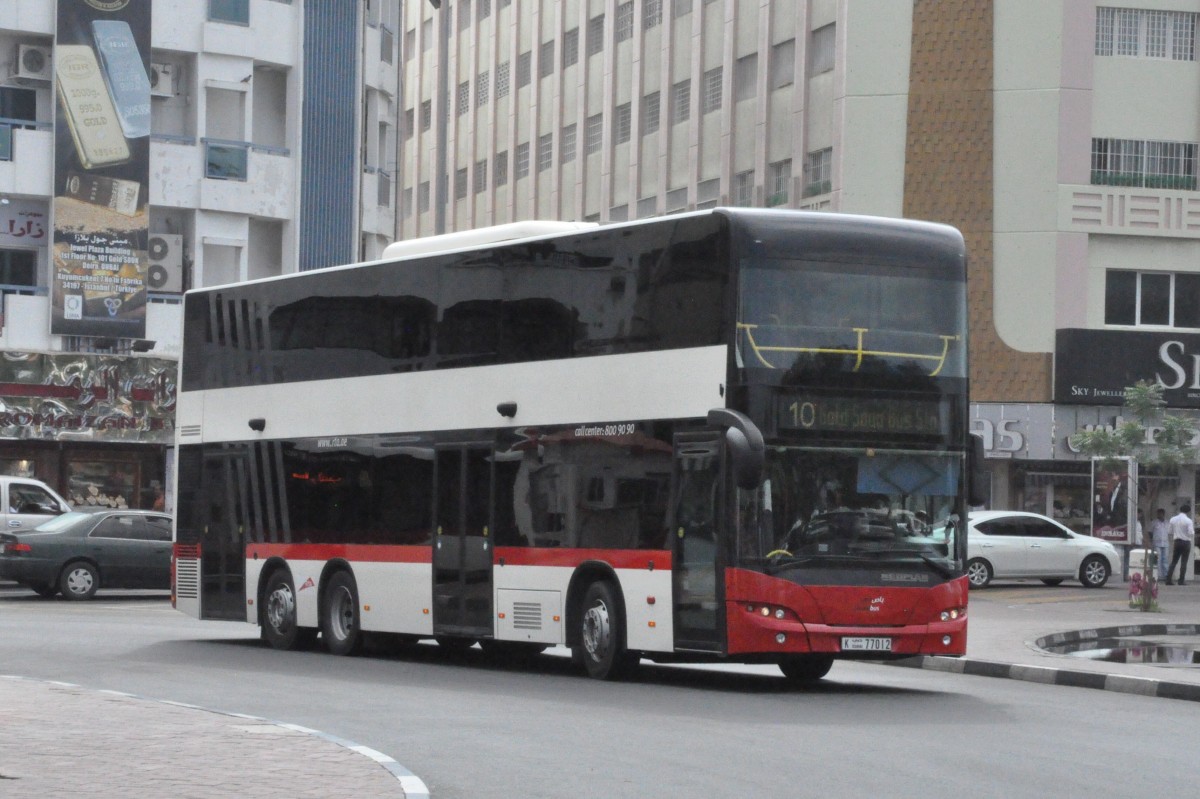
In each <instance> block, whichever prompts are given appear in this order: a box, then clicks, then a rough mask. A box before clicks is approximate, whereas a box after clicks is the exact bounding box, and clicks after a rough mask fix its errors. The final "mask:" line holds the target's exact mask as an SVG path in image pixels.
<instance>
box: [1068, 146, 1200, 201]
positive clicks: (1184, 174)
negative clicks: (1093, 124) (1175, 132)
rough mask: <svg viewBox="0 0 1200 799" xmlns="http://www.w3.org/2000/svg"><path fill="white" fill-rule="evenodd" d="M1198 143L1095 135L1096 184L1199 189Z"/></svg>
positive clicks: (1094, 163) (1093, 155)
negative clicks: (1197, 184)
mask: <svg viewBox="0 0 1200 799" xmlns="http://www.w3.org/2000/svg"><path fill="white" fill-rule="evenodd" d="M1196 147H1197V145H1196V143H1194V142H1173V141H1145V140H1142V139H1092V185H1093V186H1137V187H1144V188H1150V189H1177V190H1179V189H1182V190H1185V191H1195V190H1196V178H1197V172H1196Z"/></svg>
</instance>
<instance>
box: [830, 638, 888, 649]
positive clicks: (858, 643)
mask: <svg viewBox="0 0 1200 799" xmlns="http://www.w3.org/2000/svg"><path fill="white" fill-rule="evenodd" d="M842 651H843V652H891V651H892V639H891V638H843V639H842Z"/></svg>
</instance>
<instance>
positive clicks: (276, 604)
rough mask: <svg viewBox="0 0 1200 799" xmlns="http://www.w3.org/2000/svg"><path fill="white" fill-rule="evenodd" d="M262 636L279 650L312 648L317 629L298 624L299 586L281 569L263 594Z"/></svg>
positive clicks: (268, 581)
mask: <svg viewBox="0 0 1200 799" xmlns="http://www.w3.org/2000/svg"><path fill="white" fill-rule="evenodd" d="M262 634H263V638H265V639H267V643H269V644H270V645H271V646H273V647H275V648H276V649H302V648H305V647H308V646H311V645H312V642H313V640H314V639H315V638H316V630H312V629H307V628H302V627H300V626H299V625H298V624H297V621H296V587H295V586H294V585H293V584H292V576H291V575H290V574H288V572H287V570H286V569H278V570H276V571H275V573H274V574H272V575H271V578H270V579H269V580H267V590H266V592H265V593H264V594H263V610H262Z"/></svg>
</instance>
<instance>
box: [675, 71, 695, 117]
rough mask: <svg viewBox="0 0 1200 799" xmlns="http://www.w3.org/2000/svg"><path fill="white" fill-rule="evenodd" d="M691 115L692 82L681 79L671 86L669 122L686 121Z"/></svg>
mask: <svg viewBox="0 0 1200 799" xmlns="http://www.w3.org/2000/svg"><path fill="white" fill-rule="evenodd" d="M691 115H692V82H691V81H690V80H681V81H679V83H676V84H675V85H674V86H672V87H671V124H672V125H678V124H679V123H680V122H686V121H687V120H688V118H689V117H690V116H691Z"/></svg>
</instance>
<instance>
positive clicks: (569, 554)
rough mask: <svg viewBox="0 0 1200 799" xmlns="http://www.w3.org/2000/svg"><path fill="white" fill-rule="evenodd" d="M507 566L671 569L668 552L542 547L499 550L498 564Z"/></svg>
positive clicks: (504, 548)
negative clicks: (591, 563) (592, 565)
mask: <svg viewBox="0 0 1200 799" xmlns="http://www.w3.org/2000/svg"><path fill="white" fill-rule="evenodd" d="M501 561H503V565H505V566H578V565H579V564H581V563H585V562H587V561H601V562H603V563H607V564H608V565H610V566H612V567H613V568H614V569H664V570H670V568H671V553H670V551H669V550H658V549H557V548H555V549H547V548H541V547H496V564H497V565H500V562H501Z"/></svg>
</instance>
